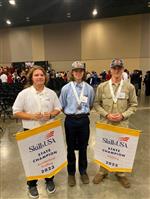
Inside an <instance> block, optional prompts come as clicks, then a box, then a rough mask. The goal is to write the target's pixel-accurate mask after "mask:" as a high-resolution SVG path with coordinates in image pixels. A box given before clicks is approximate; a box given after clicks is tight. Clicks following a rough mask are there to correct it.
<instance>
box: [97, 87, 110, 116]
mask: <svg viewBox="0 0 150 199" xmlns="http://www.w3.org/2000/svg"><path fill="white" fill-rule="evenodd" d="M102 92H103V87H102V85H101V84H100V86H98V88H97V92H96V97H95V101H94V108H95V110H96V112H97V113H99V114H100V115H102V116H103V117H106V116H107V115H108V112H107V111H105V110H104V109H103V108H102Z"/></svg>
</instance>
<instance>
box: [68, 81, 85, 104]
mask: <svg viewBox="0 0 150 199" xmlns="http://www.w3.org/2000/svg"><path fill="white" fill-rule="evenodd" d="M71 86H72V89H73V93H74V96H75V98H76V100H77V103H78V105H80V104H81V100H82V96H83V93H84V87H85V83H84V82H83V86H82V90H81V93H80V97H79V96H78V93H77V91H76V88H75V85H74V83H73V82H71Z"/></svg>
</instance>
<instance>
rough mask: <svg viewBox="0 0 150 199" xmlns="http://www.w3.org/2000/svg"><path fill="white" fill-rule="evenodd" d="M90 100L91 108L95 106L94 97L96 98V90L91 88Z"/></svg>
mask: <svg viewBox="0 0 150 199" xmlns="http://www.w3.org/2000/svg"><path fill="white" fill-rule="evenodd" d="M90 88H91V89H90V100H89V104H90V107H92V106H93V103H94V97H95V92H94V89H93V88H92V87H90Z"/></svg>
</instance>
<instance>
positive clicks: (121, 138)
mask: <svg viewBox="0 0 150 199" xmlns="http://www.w3.org/2000/svg"><path fill="white" fill-rule="evenodd" d="M129 139H130V138H129V137H119V139H118V140H119V141H120V142H128V141H129Z"/></svg>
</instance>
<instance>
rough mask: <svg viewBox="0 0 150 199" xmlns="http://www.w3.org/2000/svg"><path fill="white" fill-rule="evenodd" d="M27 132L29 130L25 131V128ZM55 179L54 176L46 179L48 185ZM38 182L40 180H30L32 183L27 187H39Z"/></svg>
mask: <svg viewBox="0 0 150 199" xmlns="http://www.w3.org/2000/svg"><path fill="white" fill-rule="evenodd" d="M27 130H29V129H25V128H24V131H27ZM53 179H54V176H52V177H51V178H45V181H46V183H47V182H49V181H53ZM37 181H38V180H30V181H27V185H28V186H29V187H34V186H37Z"/></svg>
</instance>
